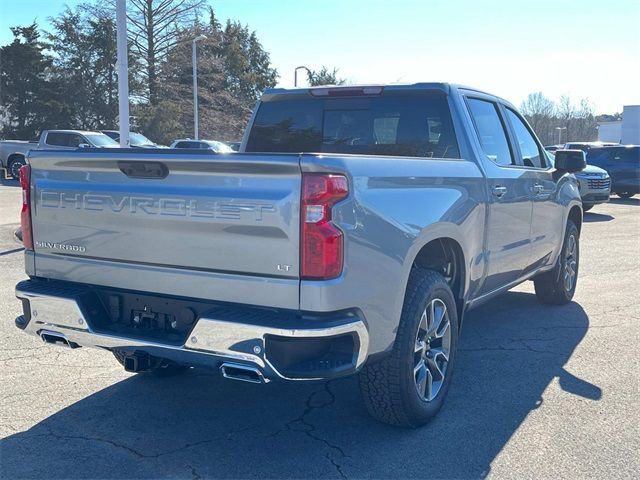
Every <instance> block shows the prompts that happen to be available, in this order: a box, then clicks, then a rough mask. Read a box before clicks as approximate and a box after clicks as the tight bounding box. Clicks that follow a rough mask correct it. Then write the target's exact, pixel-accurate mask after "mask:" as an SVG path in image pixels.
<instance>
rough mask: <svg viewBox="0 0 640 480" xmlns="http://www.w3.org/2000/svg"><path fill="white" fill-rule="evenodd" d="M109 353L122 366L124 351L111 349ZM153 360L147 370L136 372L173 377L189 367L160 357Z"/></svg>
mask: <svg viewBox="0 0 640 480" xmlns="http://www.w3.org/2000/svg"><path fill="white" fill-rule="evenodd" d="M111 353H113V356H114V357H115V358H116V360H117V361H118V363H119V364H120V365H122V366H123V367H124V357H125V355H124V353H122V352H121V351H119V350H113V351H112V352H111ZM154 360H155V362H154V363H155V364H154V366H152V367H151V368H150V369H149V370H142V371H140V372H136V373H151V374H153V375H155V376H157V377H174V376H176V375H182V374H183V373H186V372H187V371H188V370H189V367H187V366H185V365H180V364H178V363H175V362H172V361H170V360H165V359H160V358H157V359H154Z"/></svg>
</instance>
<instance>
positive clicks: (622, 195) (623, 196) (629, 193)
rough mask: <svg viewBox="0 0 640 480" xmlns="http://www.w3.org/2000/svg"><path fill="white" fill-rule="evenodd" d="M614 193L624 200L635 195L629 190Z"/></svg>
mask: <svg viewBox="0 0 640 480" xmlns="http://www.w3.org/2000/svg"><path fill="white" fill-rule="evenodd" d="M616 195H618V196H619V197H620V198H624V199H625V200H626V199H628V198H631V197H633V196H634V195H635V193H631V192H616Z"/></svg>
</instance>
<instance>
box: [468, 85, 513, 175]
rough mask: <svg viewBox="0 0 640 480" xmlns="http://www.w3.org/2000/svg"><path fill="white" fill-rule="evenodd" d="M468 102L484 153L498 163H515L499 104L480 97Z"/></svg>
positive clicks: (470, 99)
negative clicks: (499, 111)
mask: <svg viewBox="0 0 640 480" xmlns="http://www.w3.org/2000/svg"><path fill="white" fill-rule="evenodd" d="M468 104H469V111H470V112H471V117H472V118H473V122H474V124H475V127H476V132H477V134H478V139H479V140H480V145H481V146H482V150H483V151H484V154H485V155H486V156H487V157H488V158H489V159H490V160H492V161H493V162H495V163H497V164H498V165H514V164H515V162H514V158H513V155H512V153H511V148H510V147H509V141H508V140H507V133H506V131H505V128H504V125H503V124H502V120H501V119H500V114H499V113H498V105H497V104H495V103H494V102H490V101H487V100H480V99H478V98H469V99H468Z"/></svg>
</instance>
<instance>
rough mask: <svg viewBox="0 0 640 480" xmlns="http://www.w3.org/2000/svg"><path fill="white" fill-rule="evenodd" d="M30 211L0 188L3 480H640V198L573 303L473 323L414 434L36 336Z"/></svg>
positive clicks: (305, 396) (354, 406)
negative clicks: (156, 371) (25, 289)
mask: <svg viewBox="0 0 640 480" xmlns="http://www.w3.org/2000/svg"><path fill="white" fill-rule="evenodd" d="M19 205H20V191H19V188H18V187H17V183H12V182H8V181H3V182H0V272H1V273H0V329H1V331H2V335H1V336H0V396H1V398H2V403H1V405H2V408H1V414H0V435H1V437H0V438H1V440H0V477H1V478H7V479H9V478H11V479H14V478H60V479H62V478H65V479H68V478H123V479H124V478H127V479H128V478H141V479H143V478H144V479H151V478H154V479H155V478H186V479H204V478H337V479H351V478H429V477H435V478H479V477H487V476H489V477H495V478H534V477H535V478H558V477H568V478H586V477H590V478H591V477H600V478H602V477H605V478H606V477H615V478H634V477H635V478H637V472H638V471H640V460H639V458H640V456H639V455H638V452H640V431H639V430H640V428H639V427H640V411H639V401H638V380H639V373H638V372H640V368H639V365H638V364H639V363H640V362H639V355H638V347H637V345H638V340H639V331H640V329H639V328H638V320H639V312H640V308H639V307H640V300H639V299H638V295H637V293H638V286H640V244H639V243H638V238H639V234H640V201H638V199H632V200H629V201H622V200H619V199H618V198H617V197H614V198H613V201H612V203H610V204H607V205H603V206H597V207H595V208H594V210H592V212H593V213H592V212H589V213H587V214H586V215H585V224H584V227H583V233H582V251H581V254H582V259H581V266H580V274H579V283H578V290H577V294H576V297H575V301H574V302H573V303H571V304H569V305H566V306H563V307H548V306H542V305H540V304H538V303H537V301H536V300H535V296H534V295H533V286H532V284H530V283H527V284H525V285H522V286H520V287H518V288H516V289H515V290H514V291H512V292H509V293H507V294H505V295H503V296H502V297H500V298H498V299H496V300H493V301H492V302H490V303H488V304H486V305H484V306H482V307H480V308H479V309H478V310H475V311H472V312H470V313H469V315H468V317H467V318H466V322H465V325H464V327H463V331H462V338H461V342H460V355H459V357H458V364H457V366H456V372H455V377H454V379H453V384H452V387H451V390H450V393H449V398H448V400H447V402H446V404H445V407H444V408H443V410H442V411H441V413H440V415H439V416H438V417H437V418H436V419H435V420H434V421H433V422H431V424H429V425H428V426H426V427H424V428H422V429H418V430H402V429H398V428H393V427H389V426H386V425H382V424H379V423H376V422H375V421H373V420H371V419H370V418H369V417H368V416H367V414H366V413H365V411H364V409H363V407H362V405H361V403H360V398H359V393H358V388H357V382H356V379H355V378H346V379H340V380H333V381H331V382H328V383H324V384H274V383H271V384H268V385H252V384H245V383H240V382H233V381H228V380H223V379H222V378H221V377H220V376H219V375H218V373H217V372H210V371H204V370H203V371H192V372H190V373H189V374H187V375H185V376H182V377H177V378H176V377H174V378H157V377H154V376H149V375H132V374H128V373H126V372H124V371H123V370H122V368H121V367H120V365H119V364H118V363H117V362H116V361H115V359H114V358H112V356H111V355H110V354H109V353H108V352H103V351H97V350H88V349H78V350H74V351H71V350H65V349H62V348H57V347H49V346H45V345H42V344H41V342H40V340H39V339H37V338H34V337H29V336H26V335H24V334H23V333H21V332H20V331H18V330H17V329H16V328H15V327H14V325H13V320H14V318H15V317H16V316H17V315H18V314H19V311H20V305H19V303H18V302H17V301H16V300H15V297H14V295H13V287H14V285H15V283H16V282H18V281H19V280H21V279H23V278H24V273H23V266H22V254H21V253H20V251H14V250H17V249H19V248H20V243H19V242H18V241H17V240H16V239H15V238H14V236H13V232H14V231H15V229H16V228H17V226H18V222H19V215H18V212H19ZM3 252H8V253H5V254H3Z"/></svg>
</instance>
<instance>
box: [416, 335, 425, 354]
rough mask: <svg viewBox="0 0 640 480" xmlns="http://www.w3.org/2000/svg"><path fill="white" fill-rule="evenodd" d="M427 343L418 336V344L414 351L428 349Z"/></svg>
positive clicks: (420, 351)
mask: <svg viewBox="0 0 640 480" xmlns="http://www.w3.org/2000/svg"><path fill="white" fill-rule="evenodd" d="M426 347H427V344H426V342H425V341H424V340H420V339H418V338H416V346H415V349H414V353H422V352H424V351H425V350H426Z"/></svg>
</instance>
